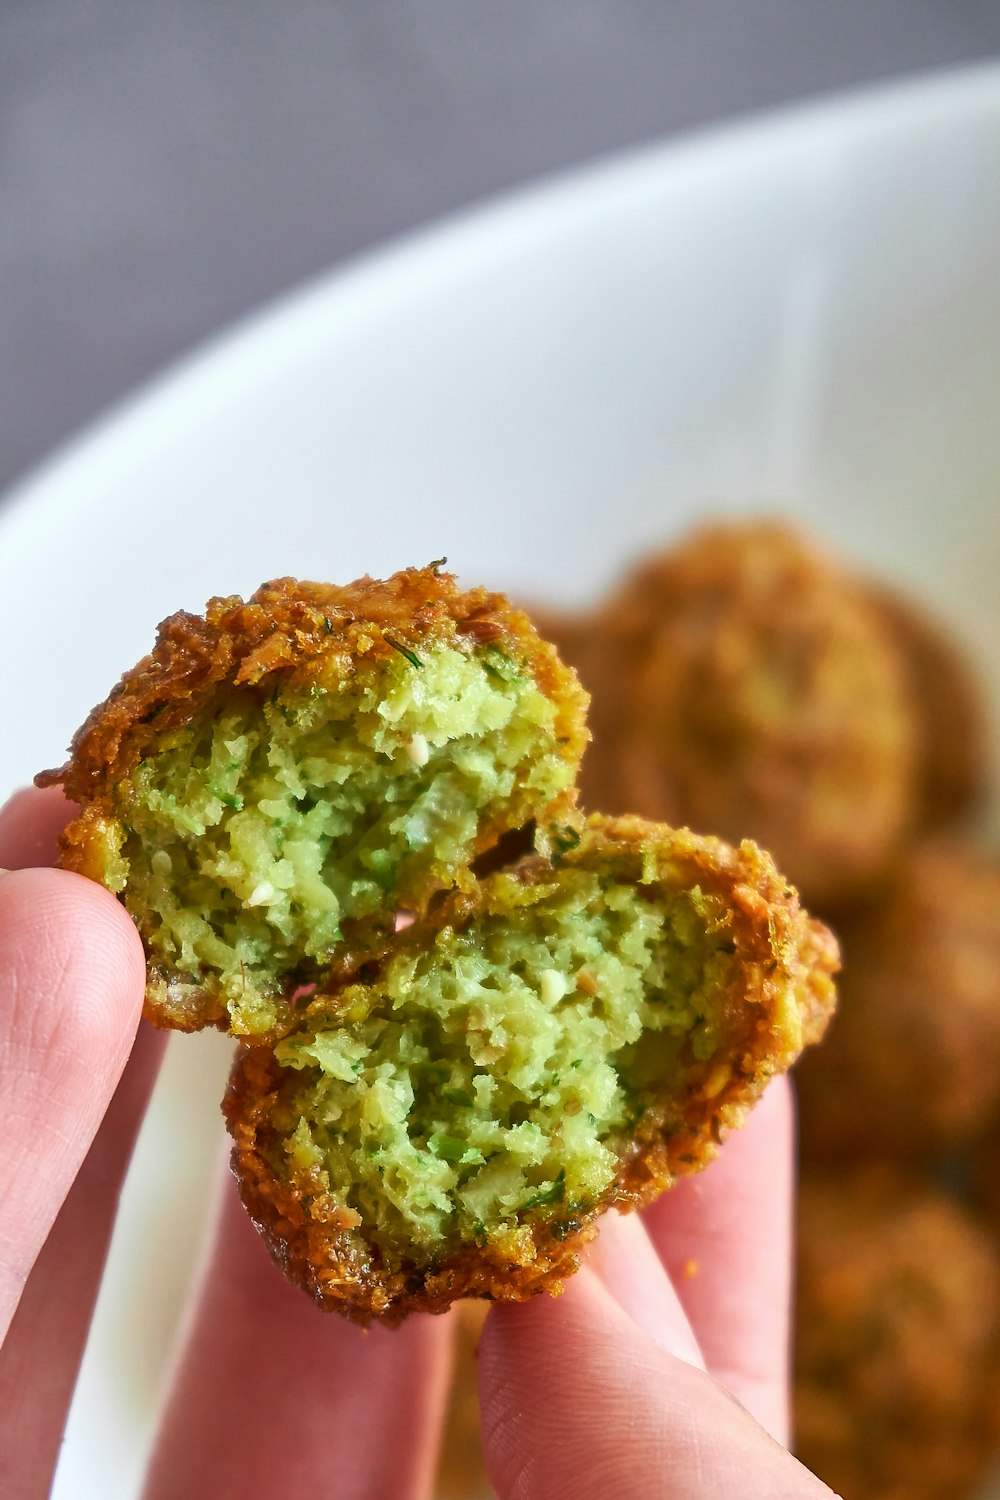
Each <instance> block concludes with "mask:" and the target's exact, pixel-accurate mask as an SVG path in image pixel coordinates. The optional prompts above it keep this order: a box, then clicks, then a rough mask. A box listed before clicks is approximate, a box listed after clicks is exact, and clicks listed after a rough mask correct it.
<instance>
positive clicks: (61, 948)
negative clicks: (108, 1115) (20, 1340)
mask: <svg viewBox="0 0 1000 1500" xmlns="http://www.w3.org/2000/svg"><path fill="white" fill-rule="evenodd" d="M144 984H145V965H144V961H143V954H142V946H141V944H140V942H139V938H138V935H137V934H136V932H135V929H134V928H133V926H132V924H131V922H130V921H129V920H128V917H127V916H126V915H125V912H124V911H123V909H122V908H121V907H120V906H119V904H118V902H117V901H115V900H114V898H113V897H112V896H110V895H109V894H108V893H107V891H105V890H102V889H101V887H100V886H98V885H96V884H94V883H93V882H92V881H89V880H84V879H83V878H82V877H81V876H79V875H72V874H69V873H68V872H67V871H64V870H20V871H16V872H11V873H9V874H5V875H3V876H2V877H0V1099H2V1100H3V1110H4V1117H5V1119H4V1126H5V1128H4V1140H3V1145H2V1146H0V1341H2V1339H3V1336H4V1334H5V1333H6V1330H7V1327H8V1325H9V1322H10V1319H11V1317H12V1316H13V1313H14V1309H15V1308H16V1306H17V1303H18V1300H19V1298H20V1295H21V1290H22V1288H23V1286H24V1283H25V1281H26V1279H27V1276H28V1272H29V1271H30V1269H31V1267H32V1264H33V1263H34V1260H35V1258H36V1256H37V1255H38V1252H39V1250H40V1249H41V1246H42V1244H43V1243H44V1241H45V1237H46V1235H47V1234H48V1232H49V1229H50V1227H51V1225H52V1222H53V1220H54V1219H55V1216H56V1214H57V1212H58V1210H59V1207H60V1205H61V1204H62V1201H63V1199H64V1198H65V1196H66V1194H67V1192H68V1190H69V1188H70V1185H71V1184H72V1182H73V1179H74V1177H75V1176H76V1173H77V1171H78V1170H79V1167H80V1164H81V1162H82V1161H83V1158H84V1156H85V1155H86V1152H87V1148H88V1147H89V1145H90V1143H91V1141H92V1139H93V1137H94V1135H95V1134H96V1132H97V1128H98V1126H99V1125H100V1123H101V1120H102V1118H103V1116H104V1112H105V1110H106V1109H107V1107H108V1103H109V1101H110V1099H111V1096H112V1094H113V1093H114V1089H115V1085H116V1084H117V1082H118V1079H119V1076H120V1074H121V1071H122V1068H123V1067H124V1065H125V1061H126V1059H127V1058H128V1055H129V1051H130V1049H131V1046H132V1041H133V1038H134V1036H135V1031H136V1027H137V1025H138V1022H139V1015H140V1011H141V1007H142V995H143V988H144Z"/></svg>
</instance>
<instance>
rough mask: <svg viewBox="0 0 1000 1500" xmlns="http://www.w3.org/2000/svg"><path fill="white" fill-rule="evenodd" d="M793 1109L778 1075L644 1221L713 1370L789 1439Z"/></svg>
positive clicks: (775, 1431)
mask: <svg viewBox="0 0 1000 1500" xmlns="http://www.w3.org/2000/svg"><path fill="white" fill-rule="evenodd" d="M792 1200H793V1106H792V1096H791V1090H790V1088H789V1085H788V1080H787V1079H785V1078H780V1079H776V1080H775V1082H774V1083H772V1084H771V1086H770V1087H769V1088H768V1090H767V1092H766V1094H765V1095H764V1097H763V1099H762V1100H761V1102H760V1104H759V1105H758V1106H757V1108H756V1109H755V1110H754V1112H753V1114H752V1115H751V1116H750V1118H749V1120H748V1121H747V1124H746V1126H745V1128H744V1129H743V1130H740V1131H736V1132H735V1133H734V1134H733V1135H731V1136H730V1137H729V1139H728V1140H727V1141H726V1144H725V1146H724V1147H723V1149H722V1151H721V1153H720V1154H719V1157H718V1158H717V1160H716V1161H714V1162H713V1163H712V1164H711V1166H709V1167H707V1168H706V1170H705V1171H704V1172H700V1173H699V1174H698V1175H697V1176H694V1177H686V1178H682V1179H681V1181H680V1182H679V1183H678V1184H677V1185H676V1187H674V1188H673V1189H672V1190H671V1191H670V1192H669V1193H665V1194H664V1195H663V1197H662V1198H660V1199H659V1200H658V1202H656V1203H654V1204H653V1205H652V1207H651V1208H649V1209H647V1210H646V1211H645V1213H644V1215H643V1218H644V1221H645V1224H646V1227H647V1230H648V1233H649V1236H650V1239H651V1240H652V1242H653V1244H654V1246H655V1247H656V1249H657V1251H658V1253H659V1255H660V1258H661V1260H662V1261H663V1264H664V1266H665V1267H666V1270H667V1273H668V1275H669V1277H670V1279H671V1281H672V1282H673V1284H674V1286H675V1287H676V1288H677V1293H678V1296H679V1298H680V1300H681V1303H682V1304H683V1307H684V1309H685V1311H686V1313H687V1315H688V1318H689V1319H690V1322H691V1327H692V1328H693V1330H694V1333H695V1336H696V1338H697V1340H698V1344H699V1346H700V1348H701V1350H702V1352H703V1354H704V1356H705V1361H706V1364H707V1365H708V1368H709V1370H710V1371H711V1373H712V1374H713V1375H714V1376H715V1377H716V1379H718V1380H719V1381H721V1383H722V1384H723V1385H724V1386H725V1387H726V1389H727V1390H728V1391H730V1392H731V1393H732V1394H733V1395H734V1396H735V1397H736V1399H737V1400H738V1401H740V1402H741V1403H742V1404H743V1405H744V1406H745V1407H746V1408H747V1410H748V1411H749V1412H751V1413H752V1414H753V1416H754V1417H756V1419H757V1421H758V1422H760V1423H761V1425H762V1426H763V1427H765V1428H766V1429H767V1431H768V1432H770V1433H771V1434H772V1435H773V1436H774V1437H776V1438H777V1439H778V1441H779V1442H786V1441H787V1438H788V1365H789V1353H788V1343H789V1317H790V1301H791V1244H792Z"/></svg>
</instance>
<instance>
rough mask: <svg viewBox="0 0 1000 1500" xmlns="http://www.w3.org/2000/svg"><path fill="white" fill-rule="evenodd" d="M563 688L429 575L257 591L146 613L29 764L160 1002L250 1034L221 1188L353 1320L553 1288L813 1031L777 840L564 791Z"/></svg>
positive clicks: (554, 660) (545, 661)
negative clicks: (116, 671)
mask: <svg viewBox="0 0 1000 1500" xmlns="http://www.w3.org/2000/svg"><path fill="white" fill-rule="evenodd" d="M585 706H586V696H585V694H584V693H583V691H582V689H581V688H580V686H579V683H578V681H577V679H576V677H575V675H574V674H573V673H572V672H571V671H569V670H568V669H567V668H566V667H564V666H563V664H562V663H561V661H560V660H559V657H558V656H557V654H556V652H555V651H554V649H553V648H552V647H551V646H550V645H548V644H546V643H545V642H543V641H542V640H541V639H540V637H539V636H538V634H537V632H536V631H535V630H534V628H533V627H532V626H531V624H530V622H529V620H528V618H527V616H526V615H524V614H523V613H521V612H520V611H518V610H515V609H513V608H512V607H511V606H510V605H509V604H508V603H507V601H506V600H505V599H503V598H502V597H501V596H499V595H495V594H488V593H487V592H486V591H485V590H482V589H477V590H473V591H471V592H468V593H463V592H461V591H460V590H459V589H458V588H457V587H456V585H455V583H454V580H453V579H452V578H451V577H449V576H448V575H444V574H442V573H441V572H440V571H439V569H438V568H437V567H435V566H432V567H430V568H425V569H421V570H409V571H407V572H404V573H400V574H397V575H395V577H393V578H391V579H389V580H387V581H386V582H376V581H373V580H371V579H363V580H361V581H360V582H358V583H355V584H351V585H348V586H347V587H344V588H334V587H332V586H329V585H323V584H312V583H296V582H294V581H293V580H290V579H282V580H279V581H278V582H276V583H272V584H267V585H265V586H264V587H263V588H261V589H260V590H259V591H258V592H257V593H256V594H255V595H254V596H253V597H252V598H251V599H250V600H249V601H248V602H246V603H244V602H243V601H242V600H239V599H232V598H230V599H217V600H213V601H212V602H211V603H210V605H209V607H208V611H207V613H206V616H205V618H204V619H202V618H198V617H194V616H190V615H186V614H181V615H175V616H173V617H172V618H171V619H170V620H168V621H167V622H166V623H165V624H164V625H163V626H161V629H160V634H159V639H158V642H157V645H156V647H155V649H154V651H153V652H152V654H151V655H150V656H149V657H147V658H146V659H145V660H144V661H143V662H141V663H140V664H139V665H138V666H137V667H136V668H135V669H134V670H133V671H131V672H129V673H127V674H126V676H125V677H124V678H123V679H122V682H121V683H120V685H119V686H118V688H117V689H116V690H115V692H114V693H113V694H112V695H111V697H110V698H109V699H108V700H107V702H106V703H105V704H103V705H101V707H100V708H98V709H96V710H95V712H94V713H93V714H92V715H91V717H90V719H89V720H88V722H87V723H86V724H85V725H84V727H83V729H82V730H81V731H80V733H79V734H78V735H77V737H76V739H75V741H74V745H73V753H72V757H71V759H70V761H69V763H68V765H67V766H66V767H64V769H63V770H62V771H60V772H52V773H48V774H47V775H46V776H45V777H43V778H42V780H43V781H48V782H53V781H58V782H61V783H62V785H63V786H64V787H65V789H66V791H67V793H68V794H69V796H71V797H72V798H74V799H75V800H76V801H77V802H78V803H79V804H80V813H79V815H78V817H77V818H76V819H75V820H74V821H73V822H71V823H70V825H69V826H68V828H67V830H66V832H65V835H64V840H63V863H64V864H65V865H66V866H68V867H69V868H71V869H74V870H77V871H80V872H81V873H83V874H86V875H89V876H91V877H92V878H95V879H98V880H100V881H102V882H103V883H104V884H105V885H106V886H108V887H109V888H110V889H112V890H114V891H117V892H118V893H119V894H120V896H121V898H122V899H123V901H124V902H125V904H126V906H127V907H128V909H129V911H130V912H131V914H132V916H133V917H134V919H135V921H136V923H137V926H138V928H139V931H140V933H141V935H142V938H143V941H144V943H145V946H146V953H147V959H148V988H147V997H146V998H147V1013H148V1014H149V1015H150V1017H151V1019H153V1020H154V1021H155V1022H157V1023H158V1024H161V1025H170V1026H175V1027H180V1028H181V1029H186V1030H191V1029H196V1028H198V1027H201V1026H204V1025H207V1024H214V1025H218V1026H222V1027H224V1028H226V1029H228V1030H229V1031H231V1032H232V1033H234V1034H236V1035H238V1036H241V1037H242V1038H243V1039H244V1040H245V1042H246V1043H247V1044H248V1045H246V1046H245V1048H244V1050H243V1051H242V1053H241V1055H240V1057H239V1059H238V1061H237V1063H236V1066H235V1069H234V1073H233V1076H232V1079H231V1082H230V1088H229V1091H228V1094H227V1098H226V1102H225V1111H226V1116H227V1121H228V1124H229V1129H230V1131H231V1133H232V1135H233V1137H234V1142H235V1145H234V1151H233V1166H234V1170H235V1172H236V1176H237V1178H238V1181H239V1185H240V1190H241V1192H242V1195H243V1198H244V1201H245V1203H246V1205H247V1208H248V1209H249V1211H250V1213H251V1216H252V1217H253V1219H254V1221H255V1222H256V1223H257V1225H258V1227H259V1228H260V1229H261V1230H262V1232H263V1234H264V1236H265V1238H266V1240H267V1242H268V1244H269V1246H270V1248H271V1250H272V1253H273V1254H274V1256H275V1258H276V1259H277V1260H278V1261H279V1263H280V1264H281V1265H282V1267H283V1268H284V1269H285V1271H286V1272H287V1273H288V1274H289V1276H290V1277H291V1278H292V1279H293V1280H294V1281H296V1282H297V1283H298V1284H299V1285H301V1286H302V1287H304V1288H305V1289H306V1290H307V1291H308V1292H309V1293H310V1294H311V1295H312V1296H313V1297H314V1298H315V1299H316V1301H317V1302H319V1303H320V1304H321V1305H322V1306H324V1307H329V1308H334V1309H337V1310H338V1311H341V1312H343V1313H345V1314H346V1315H347V1316H349V1317H352V1318H355V1319H357V1320H358V1321H359V1322H363V1323H364V1322H369V1321H370V1320H372V1319H373V1318H380V1319H383V1320H384V1321H386V1322H388V1323H396V1322H398V1321H399V1320H400V1319H401V1318H403V1317H405V1316H406V1315H407V1314H408V1313H410V1312H413V1311H417V1310H421V1309H424V1310H430V1311H438V1312H439V1311H443V1310H444V1309H445V1308H447V1307H448V1306H449V1305H450V1304H451V1303H452V1302H453V1301H455V1300H456V1299H458V1298H462V1297H470V1296H480V1297H491V1298H508V1299H521V1298H524V1297H526V1296H529V1295H531V1294H533V1293H535V1292H538V1291H540V1290H543V1289H548V1290H558V1289H559V1287H560V1286H561V1283H562V1279H563V1278H564V1277H565V1276H566V1275H568V1274H570V1273H571V1272H572V1271H573V1270H574V1269H575V1268H576V1265H577V1263H578V1253H579V1249H580V1247H581V1245H582V1244H583V1243H584V1242H585V1241H586V1240H587V1239H588V1238H589V1237H590V1236H591V1235H592V1234H593V1232H594V1229H595V1226H596V1222H597V1218H598V1216H599V1215H600V1214H601V1213H602V1212H604V1211H605V1210H606V1209H608V1208H610V1207H617V1208H620V1209H631V1208H636V1207H639V1206H640V1205H641V1204H643V1203H646V1202H648V1201H650V1199H652V1198H653V1197H654V1196H656V1195H657V1194H658V1193H659V1192H661V1191H662V1190H663V1189H664V1188H665V1187H667V1186H669V1184H670V1183H671V1182H672V1181H673V1180H674V1178H675V1177H676V1176H677V1175H678V1174H680V1173H683V1172H689V1171H694V1170H696V1169H697V1168H698V1167H700V1166H702V1165H703V1164H704V1163H705V1162H707V1161H708V1160H709V1159H710V1158H711V1157H712V1156H713V1155H714V1153H715V1151H716V1150H717V1148H718V1144H719V1142H720V1141H721V1139H722V1138H723V1136H724V1134H725V1133H726V1131H727V1130H729V1129H731V1128H733V1127H735V1126H737V1125H739V1124H740V1123H741V1121H742V1119H743V1117H744V1115H745V1113H746V1111H747V1109H748V1108H749V1107H750V1106H751V1105H752V1104H753V1102H754V1101H755V1100H756V1098H757V1097H758V1096H759V1095H760V1093H761V1091H762V1090H763V1088H764V1087H765V1085H766V1083H767V1081H768V1080H769V1079H770V1078H771V1077H772V1076H773V1075H774V1074H775V1073H777V1072H780V1071H783V1070H784V1069H786V1068H788V1067H789V1066H791V1064H792V1063H793V1062H794V1061H795V1059H796V1058H797V1057H798V1055H799V1053H800V1052H801V1050H802V1048H803V1046H804V1045H806V1044H807V1043H808V1042H810V1041H814V1040H816V1039H818V1038H819V1036H820V1035H821V1034H822V1032H823V1030H824V1028H825V1026H826V1022H827V1019H828V1016H829V1014H830V1011H831V1009H832V1006H833V998H834V997H833V985H832V975H833V973H834V971H835V969H836V967H837V950H836V945H835V943H834V941H833V939H832V938H831V936H830V934H829V933H828V932H827V930H826V929H825V928H824V927H822V926H821V925H820V924H819V923H817V922H814V921H812V920H811V919H810V918H809V917H808V916H806V915H805V914H804V913H803V912H802V911H801V909H800V907H799V904H798V898H797V895H796V893H795V892H794V891H793V890H792V889H791V888H790V887H789V886H788V885H787V883H786V881H785V879H784V877H782V876H780V875H779V874H778V872H777V870H776V869H775V867H774V865H773V863H772V862H771V860H770V858H769V856H767V855H765V854H762V853H761V852H760V851H759V850H758V849H757V848H756V847H755V846H754V845H753V844H750V843H744V844H742V845H741V846H740V847H739V848H738V849H733V848H731V847H730V846H729V845H726V844H724V843H722V842H720V841H718V840H716V839H712V838H699V837H696V836H695V835H693V834H691V833H690V832H688V831H687V830H681V831H679V832H677V831H674V830H672V829H668V828H665V827H662V826H659V825H655V824H650V823H645V822H642V821H640V820H639V819H636V818H624V819H619V820H609V819H606V818H604V817H602V816H601V815H596V814H595V815H594V816H593V817H592V818H590V819H589V820H588V821H586V822H585V821H584V819H583V818H582V817H581V816H580V815H579V814H577V813H576V812H575V811H574V803H575V800H576V795H577V791H576V784H575V778H576V773H577V769H578V765H579V761H580V757H581V754H582V750H583V747H584V744H585V742H586V727H585V722H584V710H585ZM532 848H533V851H534V852H532V853H530V854H526V853H525V850H526V849H532ZM404 917H405V918H406V920H405V921H404V920H403V918H404Z"/></svg>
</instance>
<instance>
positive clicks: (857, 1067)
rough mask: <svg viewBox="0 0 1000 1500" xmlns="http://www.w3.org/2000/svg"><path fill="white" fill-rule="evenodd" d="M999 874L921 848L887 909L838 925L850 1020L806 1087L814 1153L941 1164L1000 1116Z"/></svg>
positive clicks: (807, 1146)
mask: <svg viewBox="0 0 1000 1500" xmlns="http://www.w3.org/2000/svg"><path fill="white" fill-rule="evenodd" d="M998 914H1000V861H998V860H997V859H996V857H995V856H993V855H992V854H988V853H985V852H983V851H982V850H980V849H977V848H975V847H973V846H966V845H961V844H958V843H937V842H935V843H928V844H925V845H923V846H920V847H918V848H917V849H915V850H914V851H913V853H912V854H911V855H910V856H908V858H907V860H906V862H905V864H904V865H903V866H902V867H901V869H900V871H899V874H898V877H897V881H896V884H895V886H894V887H893V889H892V890H891V892H890V893H889V894H888V896H887V897H886V898H885V899H884V900H883V901H881V902H879V903H878V904H876V905H873V906H871V907H868V908H865V909H864V910H856V911H853V912H852V913H850V914H849V916H847V917H845V919H844V920H843V921H842V922H841V923H839V924H838V932H839V935H840V938H841V941H842V944H843V950H844V974H843V979H842V981H841V985H840V992H841V994H840V1007H839V1010H838V1014H837V1020H836V1023H835V1025H834V1026H833V1027H831V1030H830V1036H829V1037H828V1039H827V1042H826V1045H825V1046H824V1047H823V1048H822V1049H821V1051H820V1052H817V1053H816V1054H814V1055H813V1056H811V1057H809V1058H807V1059H806V1061H805V1063H804V1066H803V1067H802V1069H801V1070H800V1072H799V1074H798V1091H799V1103H800V1114H801V1124H802V1140H803V1149H804V1151H805V1152H806V1153H807V1154H808V1155H810V1156H812V1157H816V1158H822V1159H828V1160H834V1159H835V1160H847V1159H849V1158H850V1157H852V1156H855V1157H856V1156H857V1155H858V1154H859V1153H862V1154H871V1152H872V1150H873V1149H874V1150H877V1151H878V1152H880V1153H887V1154H891V1155H894V1156H897V1157H900V1158H902V1157H911V1158H914V1159H917V1158H921V1157H923V1158H933V1157H935V1156H945V1155H947V1154H949V1153H951V1152H953V1151H955V1150H958V1149H961V1148H963V1147H965V1146H966V1145H968V1144H969V1143H970V1142H971V1141H973V1140H975V1138H976V1137H977V1136H979V1135H981V1134H983V1133H984V1132H985V1131H987V1130H988V1129H989V1128H990V1126H991V1124H992V1123H993V1122H994V1121H996V1120H997V1117H998V1115H1000V919H998Z"/></svg>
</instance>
